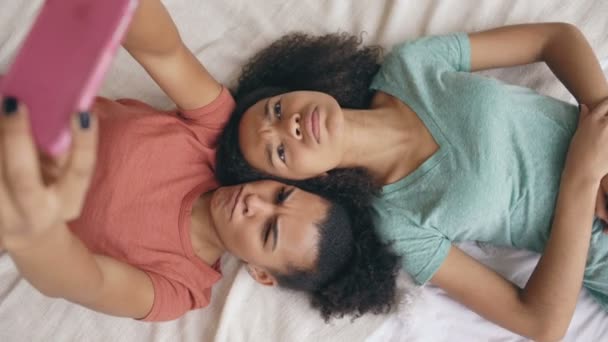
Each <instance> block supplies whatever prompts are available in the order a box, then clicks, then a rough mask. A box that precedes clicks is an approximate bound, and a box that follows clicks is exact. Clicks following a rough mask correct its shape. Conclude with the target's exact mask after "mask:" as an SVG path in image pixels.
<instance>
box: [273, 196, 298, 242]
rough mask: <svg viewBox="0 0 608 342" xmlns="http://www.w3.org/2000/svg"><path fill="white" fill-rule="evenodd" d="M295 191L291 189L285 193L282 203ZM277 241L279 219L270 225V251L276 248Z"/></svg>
mask: <svg viewBox="0 0 608 342" xmlns="http://www.w3.org/2000/svg"><path fill="white" fill-rule="evenodd" d="M295 190H296V189H295V188H291V190H289V191H288V192H287V194H285V199H283V203H285V202H286V201H287V200H288V199H289V196H291V194H293V192H294V191H295ZM278 240H279V218H278V217H276V218H275V219H274V222H273V223H272V250H273V251H274V250H275V249H276V248H277V241H278Z"/></svg>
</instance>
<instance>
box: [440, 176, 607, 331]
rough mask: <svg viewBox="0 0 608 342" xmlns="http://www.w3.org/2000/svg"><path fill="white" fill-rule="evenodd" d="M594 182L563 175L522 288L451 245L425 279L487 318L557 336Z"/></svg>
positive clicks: (584, 247) (580, 260) (579, 268)
mask: <svg viewBox="0 0 608 342" xmlns="http://www.w3.org/2000/svg"><path fill="white" fill-rule="evenodd" d="M596 191H597V184H594V183H584V182H583V183H579V182H578V181H576V180H568V179H564V181H563V182H562V188H561V192H560V196H559V199H558V210H557V212H556V217H555V220H554V223H553V228H552V231H551V236H550V238H549V241H548V242H547V246H546V249H545V252H544V254H543V256H542V257H541V260H540V261H539V263H538V265H537V267H536V269H535V270H534V273H533V274H532V276H531V278H530V280H529V281H528V283H527V284H526V286H525V287H524V288H523V289H520V288H519V287H517V286H516V285H514V284H512V283H511V282H509V281H507V280H506V279H504V278H503V277H502V276H500V275H499V274H497V273H495V272H493V271H492V270H490V269H488V268H487V267H485V266H484V265H483V264H481V263H479V262H477V261H476V260H474V259H473V258H471V257H469V256H468V255H466V254H465V253H463V252H462V251H461V250H460V249H458V248H456V247H452V248H451V250H450V252H449V254H448V257H447V259H446V261H445V262H444V263H443V264H442V265H441V268H440V269H439V271H437V273H436V274H435V276H434V277H433V278H432V279H431V282H432V283H433V284H435V285H437V286H439V287H441V288H442V289H444V290H445V291H446V292H447V293H448V294H449V295H450V296H451V297H452V298H454V299H456V300H457V301H459V302H461V303H462V304H464V305H466V306H467V307H469V308H470V309H472V310H473V311H475V312H477V313H478V314H480V315H481V316H483V317H485V318H487V319H488V320H490V321H492V322H494V323H496V324H498V325H500V326H502V327H504V328H506V329H509V330H511V331H513V332H515V333H517V334H520V335H523V336H526V337H529V338H532V339H534V340H537V341H555V340H559V339H560V338H561V337H562V336H563V335H564V334H565V333H566V331H567V328H568V326H569V324H570V320H571V319H572V315H573V313H574V308H575V306H576V300H577V298H578V295H579V292H580V289H581V283H582V278H583V272H584V269H585V260H586V256H587V251H588V249H589V240H590V235H591V225H592V217H593V208H594V205H595V201H594V199H595V193H596Z"/></svg>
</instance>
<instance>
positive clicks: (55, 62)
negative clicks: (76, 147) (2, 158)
mask: <svg viewBox="0 0 608 342" xmlns="http://www.w3.org/2000/svg"><path fill="white" fill-rule="evenodd" d="M136 7H137V1H136V0H46V1H45V2H44V4H43V6H42V8H41V10H40V13H39V15H38V17H37V18H36V21H35V22H34V25H33V27H32V29H31V31H30V32H29V34H28V36H27V38H26V39H25V42H24V43H23V45H22V47H21V49H20V50H19V52H18V53H17V56H16V57H15V60H14V61H13V64H12V65H11V66H10V68H9V70H8V72H7V74H6V75H5V76H4V78H3V79H2V83H1V84H0V93H1V94H3V95H4V96H7V95H10V96H14V97H16V98H17V99H19V101H20V102H22V103H24V104H26V105H27V106H28V108H29V111H30V121H31V125H32V133H33V135H34V139H35V141H36V143H37V145H38V147H39V148H40V149H42V150H43V151H44V152H45V153H48V154H50V155H57V154H59V153H61V152H63V151H65V150H66V149H67V148H68V146H69V144H70V123H69V120H70V117H71V115H72V114H73V113H75V112H77V111H85V110H88V108H89V106H90V105H91V102H92V100H93V98H94V97H95V94H96V92H97V90H98V88H99V86H100V84H101V81H102V79H103V76H104V74H105V71H106V70H107V69H108V67H109V65H110V62H111V60H112V57H113V56H114V55H115V53H116V49H117V47H118V46H119V45H120V40H121V39H122V37H123V36H124V34H125V32H126V29H127V27H128V24H129V22H130V19H131V18H132V16H133V13H134V12H135V8H136Z"/></svg>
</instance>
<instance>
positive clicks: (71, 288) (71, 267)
mask: <svg viewBox="0 0 608 342" xmlns="http://www.w3.org/2000/svg"><path fill="white" fill-rule="evenodd" d="M8 248H9V249H8V252H9V255H10V256H11V258H12V259H13V261H14V262H15V264H16V265H17V268H18V269H19V272H20V273H21V275H22V276H23V277H24V278H25V279H27V280H28V282H29V283H30V284H32V286H34V287H35V288H36V289H38V290H39V291H40V292H42V293H43V294H44V295H47V296H49V297H58V298H64V299H66V300H69V301H71V302H74V303H78V304H81V305H83V306H85V307H87V308H89V309H92V310H95V311H99V312H103V313H106V314H110V315H114V316H125V317H132V318H143V317H145V316H146V315H147V314H148V312H150V310H151V308H152V304H153V302H154V288H153V286H152V282H151V280H150V278H149V277H148V276H147V275H146V274H145V273H144V272H143V271H141V270H139V269H136V268H134V267H132V266H130V265H128V264H125V263H122V262H119V261H116V260H114V259H112V258H110V257H106V256H101V255H96V254H93V253H91V252H90V251H89V250H88V249H87V248H86V246H85V245H84V244H83V243H82V241H80V240H79V239H78V238H77V237H76V236H74V234H72V233H71V232H70V231H69V230H68V228H67V227H66V226H65V224H63V225H59V226H57V227H53V229H51V230H50V231H49V232H47V234H44V235H41V236H39V237H37V238H36V239H30V240H29V241H28V242H27V244H25V245H24V243H20V244H19V246H16V247H14V246H11V247H8Z"/></svg>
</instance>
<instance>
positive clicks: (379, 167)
mask: <svg viewBox="0 0 608 342" xmlns="http://www.w3.org/2000/svg"><path fill="white" fill-rule="evenodd" d="M410 111H411V110H410ZM344 117H345V142H344V146H346V151H345V153H344V157H343V159H342V162H341V163H340V165H339V167H341V168H349V167H363V168H366V169H367V170H368V171H369V172H370V173H371V174H372V177H373V178H374V180H375V181H377V182H379V183H380V184H388V183H392V182H394V181H396V180H398V179H400V178H402V177H404V176H405V175H407V174H408V173H409V172H411V171H412V170H413V168H415V167H414V165H413V163H411V161H413V160H418V159H420V158H418V156H417V155H418V154H419V151H420V150H421V148H420V147H421V145H422V144H424V139H423V136H422V134H421V126H420V125H421V122H420V120H419V119H418V117H417V116H416V114H415V113H413V112H411V113H409V112H404V111H402V110H395V109H394V108H393V107H392V106H381V107H376V108H372V109H368V110H344ZM423 126H424V125H423ZM422 130H424V129H422ZM379 137H380V138H379ZM395 178H396V179H395Z"/></svg>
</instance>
